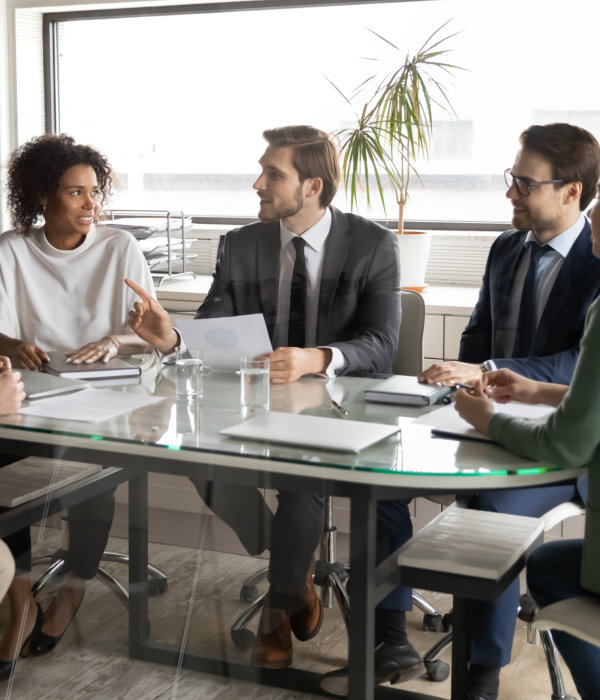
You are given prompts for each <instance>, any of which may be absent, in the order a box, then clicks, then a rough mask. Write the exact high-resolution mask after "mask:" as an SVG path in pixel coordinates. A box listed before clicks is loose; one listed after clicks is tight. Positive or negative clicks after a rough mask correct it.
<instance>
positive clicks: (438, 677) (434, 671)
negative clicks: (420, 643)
mask: <svg viewBox="0 0 600 700" xmlns="http://www.w3.org/2000/svg"><path fill="white" fill-rule="evenodd" d="M425 668H426V669H427V677H428V678H429V680H432V681H434V682H435V683H441V682H442V681H445V680H446V678H448V676H449V675H450V666H449V665H448V664H447V663H446V662H445V661H441V660H440V659H434V660H433V661H426V662H425Z"/></svg>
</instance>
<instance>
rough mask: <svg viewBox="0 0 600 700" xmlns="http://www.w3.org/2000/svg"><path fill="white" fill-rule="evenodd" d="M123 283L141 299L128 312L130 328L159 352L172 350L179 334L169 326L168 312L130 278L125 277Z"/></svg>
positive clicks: (177, 341)
mask: <svg viewBox="0 0 600 700" xmlns="http://www.w3.org/2000/svg"><path fill="white" fill-rule="evenodd" d="M125 284H126V285H127V286H128V287H130V288H131V289H133V291H134V292H135V293H136V294H137V295H138V296H139V297H140V299H141V300H142V301H136V302H135V304H134V305H133V309H132V310H131V311H130V312H129V321H128V323H129V325H130V327H131V329H132V330H133V331H134V332H135V333H137V335H139V337H140V338H141V339H142V340H145V341H146V342H147V343H150V345H153V346H154V347H155V348H158V349H159V350H160V351H161V352H164V353H169V352H172V351H173V350H174V349H175V347H176V346H177V344H178V343H179V336H178V335H177V333H175V331H174V330H173V327H172V326H171V319H170V318H169V314H168V313H167V312H166V311H165V310H164V309H163V307H162V306H161V305H160V304H159V303H158V302H157V301H156V299H155V298H154V297H153V296H152V295H150V294H148V292H147V291H146V290H145V289H144V288H143V287H140V285H139V284H137V283H136V282H134V281H133V280H130V279H125Z"/></svg>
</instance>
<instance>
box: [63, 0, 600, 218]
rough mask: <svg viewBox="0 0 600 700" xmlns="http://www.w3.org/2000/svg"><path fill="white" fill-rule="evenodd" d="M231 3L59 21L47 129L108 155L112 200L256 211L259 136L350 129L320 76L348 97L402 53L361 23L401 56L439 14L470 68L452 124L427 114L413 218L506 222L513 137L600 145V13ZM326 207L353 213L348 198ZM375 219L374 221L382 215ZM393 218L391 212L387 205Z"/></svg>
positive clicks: (504, 6) (470, 4) (451, 1)
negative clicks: (533, 134) (53, 124)
mask: <svg viewBox="0 0 600 700" xmlns="http://www.w3.org/2000/svg"><path fill="white" fill-rule="evenodd" d="M241 5H242V4H241V3H240V4H239V5H236V4H234V3H228V5H227V7H228V8H234V9H231V10H230V11H214V9H215V8H214V6H213V11H210V12H206V11H204V10H206V8H203V7H202V6H198V7H197V9H198V12H196V13H192V14H173V15H162V16H139V15H136V16H129V17H127V16H119V17H113V18H102V13H101V12H96V13H95V14H94V15H90V17H89V18H88V17H84V18H81V13H79V18H78V19H76V20H73V19H70V18H69V16H68V15H62V16H55V18H54V19H55V20H56V21H57V24H56V25H55V26H56V31H55V32H54V35H55V36H56V37H57V42H56V43H57V60H56V65H57V85H56V89H57V95H58V99H57V106H58V109H57V114H58V122H59V123H58V125H57V127H58V128H59V129H60V130H61V131H65V132H67V133H70V134H72V135H73V136H75V138H76V139H78V140H80V141H86V142H92V143H94V144H95V145H97V146H99V147H101V148H102V149H103V150H104V151H105V152H106V153H107V155H108V156H109V159H110V160H111V162H112V163H113V165H114V166H115V168H116V170H117V172H118V173H119V175H120V179H121V189H120V190H119V192H118V193H117V196H116V198H115V204H116V206H118V207H122V208H135V209H139V208H146V207H151V208H175V209H184V210H185V211H186V213H189V214H197V215H223V216H227V215H242V216H244V215H245V216H253V215H255V213H256V210H257V206H256V195H255V194H254V193H253V191H252V187H251V185H252V183H253V181H254V179H255V177H256V174H257V168H258V166H257V160H258V157H259V156H260V155H261V153H262V151H263V149H264V142H263V141H262V138H261V132H262V130H263V129H265V128H268V127H272V126H278V125H283V124H290V123H310V124H313V125H315V126H319V127H320V128H323V129H326V130H332V131H333V130H336V129H339V128H341V127H344V126H347V125H349V124H350V123H352V121H353V119H354V115H353V111H352V109H351V108H350V107H349V106H348V105H346V104H345V103H344V101H343V100H342V99H341V97H340V95H339V94H338V93H337V92H336V91H335V90H334V88H333V87H332V85H331V83H330V81H332V82H334V83H335V84H336V85H337V86H339V87H340V89H341V90H342V91H343V92H344V93H346V94H349V93H350V92H351V91H352V89H353V88H354V87H355V86H356V85H358V84H359V83H360V82H361V81H362V80H363V79H364V77H366V76H368V75H369V74H371V73H373V71H374V70H384V69H385V67H386V66H388V67H389V66H391V65H393V61H394V60H396V61H397V60H398V57H401V58H403V53H400V54H399V53H398V52H397V51H394V50H393V49H391V48H389V47H387V46H386V44H385V43H384V42H382V41H381V40H379V39H378V38H376V37H375V36H374V35H373V34H372V33H371V32H369V31H368V29H371V30H373V31H374V32H377V33H379V34H381V35H383V36H384V37H386V38H388V39H389V40H390V41H392V42H394V43H395V44H396V45H397V46H398V47H400V48H401V49H402V51H403V52H404V50H405V51H406V52H414V51H415V50H417V49H418V48H419V46H420V45H421V44H422V43H423V42H424V40H425V39H426V38H427V37H428V36H429V34H431V33H432V32H433V31H434V30H435V29H436V28H437V27H438V26H440V25H441V24H442V23H443V22H445V21H446V20H450V23H449V25H448V27H447V28H446V29H445V30H443V31H444V32H445V33H451V32H452V31H456V32H459V33H458V34H457V35H456V36H455V37H454V38H452V39H451V40H450V42H449V46H451V47H453V48H454V49H455V50H454V52H453V54H452V57H451V60H452V62H453V63H455V64H458V65H460V66H462V67H463V68H464V69H465V70H464V71H461V72H460V73H458V75H457V77H456V78H455V79H450V80H449V81H448V83H447V85H448V92H449V95H450V97H451V99H452V101H453V104H454V106H455V109H456V117H454V116H453V115H449V114H447V113H445V112H443V111H441V110H438V112H437V113H436V124H435V130H434V140H433V147H432V151H431V158H430V160H429V161H428V162H423V163H420V164H419V171H420V173H421V176H422V180H423V184H424V187H421V186H420V185H419V183H418V182H417V181H415V183H414V185H413V187H412V191H411V199H410V202H409V206H408V210H407V216H408V218H409V219H412V220H415V219H416V220H441V221H442V220H445V221H498V222H502V221H508V220H509V219H510V205H509V202H508V201H507V200H506V199H505V197H504V194H505V187H504V184H503V179H502V171H503V170H504V168H506V167H509V166H510V165H512V162H513V158H514V155H515V153H516V150H517V148H518V136H519V133H520V132H521V130H522V129H523V128H525V127H526V126H528V125H529V124H531V123H533V122H542V123H545V122H547V121H550V120H552V121H556V120H568V121H571V122H574V123H577V124H580V125H581V126H584V127H587V128H590V129H592V130H593V131H595V132H596V135H597V136H600V134H599V133H598V129H599V127H600V101H599V99H600V98H599V96H598V95H599V93H598V91H597V90H590V89H587V87H586V86H587V82H588V80H587V77H588V76H590V77H591V76H592V75H593V71H594V65H595V63H596V60H595V59H596V56H595V53H596V49H595V46H596V43H597V41H596V40H597V37H596V36H595V34H594V32H595V31H597V27H598V26H600V3H591V2H589V1H586V0H571V2H569V3H568V5H567V6H566V5H565V4H564V2H563V0H536V1H532V2H523V0H503V2H496V3H489V2H481V0H464V1H463V0H431V1H427V2H366V3H364V4H359V5H356V4H352V5H346V6H340V5H337V6H322V5H321V6H319V5H320V4H319V3H314V6H309V7H302V8H300V7H298V8H290V7H289V3H287V4H286V3H285V2H283V1H282V2H281V5H282V7H281V8H280V9H260V10H257V9H253V10H247V9H243V8H242V7H241ZM286 5H287V6H286ZM221 9H222V8H221ZM373 59H377V60H373ZM336 203H337V204H338V206H340V207H342V208H346V207H347V204H346V202H345V197H344V194H343V192H340V194H339V195H338V197H337V198H336ZM360 211H361V213H368V212H367V211H366V209H365V207H364V206H363V207H361V209H360ZM370 213H371V215H374V216H377V217H379V216H383V210H382V207H381V205H380V204H379V205H377V203H375V206H374V209H373V211H372V212H370ZM388 215H389V216H390V217H391V218H393V217H394V215H395V203H394V202H393V201H390V204H389V206H388Z"/></svg>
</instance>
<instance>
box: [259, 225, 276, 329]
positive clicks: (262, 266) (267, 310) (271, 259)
mask: <svg viewBox="0 0 600 700" xmlns="http://www.w3.org/2000/svg"><path fill="white" fill-rule="evenodd" d="M264 226H265V229H264V233H263V234H262V235H261V236H260V238H259V240H258V244H257V247H258V250H257V260H258V263H257V264H258V280H259V286H260V299H261V303H262V309H263V316H264V317H265V322H266V324H267V330H268V331H269V336H270V337H271V340H272V339H273V333H274V331H275V323H276V321H277V304H278V301H279V251H280V248H281V238H280V234H279V222H278V221H275V222H272V223H268V224H265V225H264Z"/></svg>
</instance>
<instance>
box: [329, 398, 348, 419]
mask: <svg viewBox="0 0 600 700" xmlns="http://www.w3.org/2000/svg"><path fill="white" fill-rule="evenodd" d="M331 407H332V408H334V409H335V410H336V411H337V412H338V413H340V414H341V415H342V416H344V418H347V417H348V411H347V410H346V409H345V408H344V407H343V406H341V405H340V404H339V403H338V402H337V401H334V400H333V399H331Z"/></svg>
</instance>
